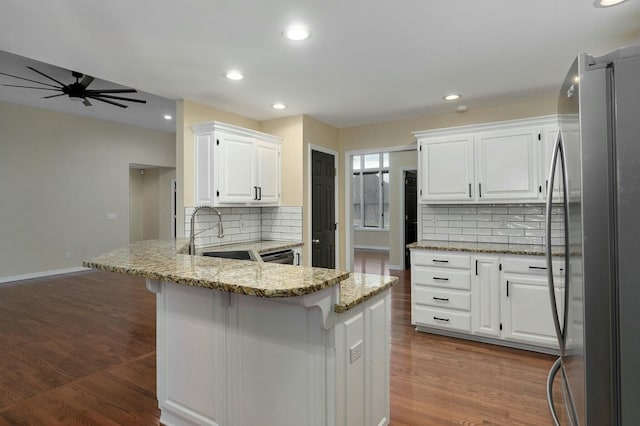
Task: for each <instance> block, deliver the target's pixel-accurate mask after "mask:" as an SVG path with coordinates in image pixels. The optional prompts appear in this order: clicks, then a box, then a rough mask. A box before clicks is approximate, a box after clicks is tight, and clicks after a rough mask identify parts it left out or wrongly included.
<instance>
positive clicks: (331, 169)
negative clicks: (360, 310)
mask: <svg viewBox="0 0 640 426" xmlns="http://www.w3.org/2000/svg"><path fill="white" fill-rule="evenodd" d="M335 180H336V167H335V156H334V155H333V154H330V153H327V152H322V151H317V150H311V266H316V267H321V268H335V264H336V209H335V190H336V188H335Z"/></svg>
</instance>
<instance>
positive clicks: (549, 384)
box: [547, 357, 562, 426]
mask: <svg viewBox="0 0 640 426" xmlns="http://www.w3.org/2000/svg"><path fill="white" fill-rule="evenodd" d="M561 366H562V358H561V357H559V358H558V359H557V360H556V362H554V363H553V366H552V367H551V370H549V375H548V376H547V404H549V410H550V411H551V416H552V417H553V423H554V425H555V426H560V419H559V418H558V413H557V412H556V405H555V403H554V402H553V381H554V380H555V378H556V375H557V374H558V371H560V367H561Z"/></svg>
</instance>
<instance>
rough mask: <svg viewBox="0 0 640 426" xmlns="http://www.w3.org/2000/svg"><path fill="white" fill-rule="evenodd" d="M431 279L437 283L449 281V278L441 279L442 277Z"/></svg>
mask: <svg viewBox="0 0 640 426" xmlns="http://www.w3.org/2000/svg"><path fill="white" fill-rule="evenodd" d="M433 279H434V280H438V281H449V278H442V277H433Z"/></svg>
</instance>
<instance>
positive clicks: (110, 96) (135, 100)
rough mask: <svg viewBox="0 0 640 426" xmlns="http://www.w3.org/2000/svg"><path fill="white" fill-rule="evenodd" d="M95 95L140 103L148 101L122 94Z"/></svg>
mask: <svg viewBox="0 0 640 426" xmlns="http://www.w3.org/2000/svg"><path fill="white" fill-rule="evenodd" d="M95 96H100V97H101V98H107V99H119V100H121V101H129V102H138V103H139V104H146V103H147V101H145V100H143V99H133V98H125V97H122V96H112V95H103V94H101V93H100V94H95Z"/></svg>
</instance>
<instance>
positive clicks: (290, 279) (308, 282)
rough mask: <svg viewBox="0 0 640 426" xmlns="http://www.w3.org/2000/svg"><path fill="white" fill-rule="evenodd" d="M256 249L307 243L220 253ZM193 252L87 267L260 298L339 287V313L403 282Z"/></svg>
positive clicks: (144, 246) (149, 252) (122, 254)
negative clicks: (199, 254)
mask: <svg viewBox="0 0 640 426" xmlns="http://www.w3.org/2000/svg"><path fill="white" fill-rule="evenodd" d="M250 245H251V246H252V247H253V248H252V249H253V250H257V251H258V252H259V253H260V252H269V251H273V250H277V249H281V248H290V247H298V246H300V245H301V243H291V242H278V241H266V242H265V241H263V242H255V243H242V244H230V245H226V246H220V247H217V249H223V248H228V249H231V250H239V249H250V248H251V247H249V246H250ZM241 246H242V248H241ZM244 247H247V248H244ZM274 247H275V248H274ZM187 252H188V240H187V239H184V238H182V239H177V240H171V241H167V240H147V241H139V242H136V243H133V244H130V245H128V246H126V247H123V248H120V249H117V250H113V251H110V252H108V253H105V254H102V255H100V256H97V257H94V258H92V259H89V260H86V261H84V262H83V265H84V266H85V267H87V268H93V269H99V270H102V271H108V272H117V273H121V274H128V275H134V276H140V277H144V278H149V279H152V280H160V281H167V282H173V283H177V284H183V285H190V286H194V287H202V288H210V289H215V290H221V291H228V292H232V293H238V294H246V295H252V296H258V297H294V296H303V295H306V294H310V293H314V292H316V291H320V290H323V289H325V288H329V287H333V286H335V285H336V284H338V283H339V284H340V288H339V303H337V304H336V305H335V308H334V310H335V312H338V313H341V312H346V311H348V310H349V309H351V308H353V307H355V306H357V305H359V304H360V303H362V302H364V301H365V300H367V299H370V298H371V297H373V296H375V295H377V294H379V293H381V292H383V291H385V290H386V289H388V288H390V287H391V286H392V285H393V284H395V283H396V282H397V281H398V279H397V278H396V277H390V276H380V275H371V274H350V273H348V272H345V271H339V270H336V269H325V268H312V267H305V266H293V265H281V264H276V263H264V262H254V261H246V260H233V259H220V258H214V257H206V256H191V255H189V254H185V253H187Z"/></svg>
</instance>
